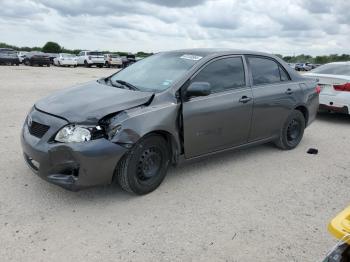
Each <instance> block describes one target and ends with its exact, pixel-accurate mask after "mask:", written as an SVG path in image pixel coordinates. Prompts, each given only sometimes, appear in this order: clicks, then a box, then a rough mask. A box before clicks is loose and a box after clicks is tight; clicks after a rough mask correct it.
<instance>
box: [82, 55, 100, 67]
mask: <svg viewBox="0 0 350 262" xmlns="http://www.w3.org/2000/svg"><path fill="white" fill-rule="evenodd" d="M104 64H105V57H104V55H103V54H102V52H99V51H81V52H80V53H79V54H78V65H84V66H85V67H91V66H93V65H96V66H98V67H103V66H104Z"/></svg>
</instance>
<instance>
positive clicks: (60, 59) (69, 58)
mask: <svg viewBox="0 0 350 262" xmlns="http://www.w3.org/2000/svg"><path fill="white" fill-rule="evenodd" d="M53 64H54V65H55V66H73V67H76V66H77V65H78V61H77V57H76V56H75V55H72V54H65V53H60V54H58V56H57V57H55V58H54V59H53Z"/></svg>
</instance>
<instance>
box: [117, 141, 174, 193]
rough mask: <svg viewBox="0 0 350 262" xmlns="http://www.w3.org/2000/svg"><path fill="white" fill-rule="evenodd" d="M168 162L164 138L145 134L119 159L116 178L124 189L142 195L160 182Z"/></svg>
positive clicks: (167, 150)
mask: <svg viewBox="0 0 350 262" xmlns="http://www.w3.org/2000/svg"><path fill="white" fill-rule="evenodd" d="M169 163H170V153H169V148H168V146H167V142H166V141H165V140H164V138H162V137H161V136H157V135H152V136H147V137H144V138H142V139H141V140H140V141H139V142H138V143H137V144H135V145H134V146H133V148H132V149H131V150H130V151H129V152H127V153H126V155H124V156H123V158H122V159H121V160H120V162H119V163H118V166H117V168H116V174H115V175H116V179H117V181H118V183H119V185H120V186H121V188H122V189H124V190H125V191H128V192H131V193H135V194H137V195H144V194H147V193H150V192H152V191H153V190H155V189H156V188H157V187H158V186H159V185H160V184H161V183H162V181H163V179H164V177H165V175H166V173H167V171H168V167H169Z"/></svg>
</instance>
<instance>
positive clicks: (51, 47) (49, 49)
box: [0, 41, 350, 64]
mask: <svg viewBox="0 0 350 262" xmlns="http://www.w3.org/2000/svg"><path fill="white" fill-rule="evenodd" d="M0 48H12V49H15V50H18V51H42V52H45V53H69V54H76V55H77V54H78V53H79V52H80V51H82V49H67V48H64V47H61V46H60V45H59V44H58V43H56V42H51V41H50V42H47V43H46V44H45V45H44V46H43V47H38V46H35V47H27V46H23V47H18V46H14V45H8V44H6V43H1V42H0ZM102 52H103V53H113V54H119V55H121V56H126V55H127V54H128V52H113V51H109V50H104V51H102ZM152 54H153V53H146V52H142V51H140V52H137V53H136V54H135V55H136V56H138V57H147V56H149V55H152ZM276 55H277V56H279V57H281V58H282V59H283V60H284V61H286V62H287V63H314V64H326V63H330V62H342V61H350V55H348V54H341V55H339V54H331V55H322V56H315V57H313V56H311V55H305V54H301V55H297V56H282V55H280V54H276Z"/></svg>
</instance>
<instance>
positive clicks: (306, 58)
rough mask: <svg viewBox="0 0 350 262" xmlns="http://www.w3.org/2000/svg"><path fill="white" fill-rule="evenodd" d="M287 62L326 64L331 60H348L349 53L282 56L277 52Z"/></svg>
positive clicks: (349, 58) (349, 57)
mask: <svg viewBox="0 0 350 262" xmlns="http://www.w3.org/2000/svg"><path fill="white" fill-rule="evenodd" d="M277 56H279V57H280V58H282V59H283V60H284V61H286V62H287V63H313V64H326V63H331V62H345V61H350V55H348V54H341V55H338V54H331V55H322V56H311V55H304V54H301V55H297V56H282V55H279V54H277Z"/></svg>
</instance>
